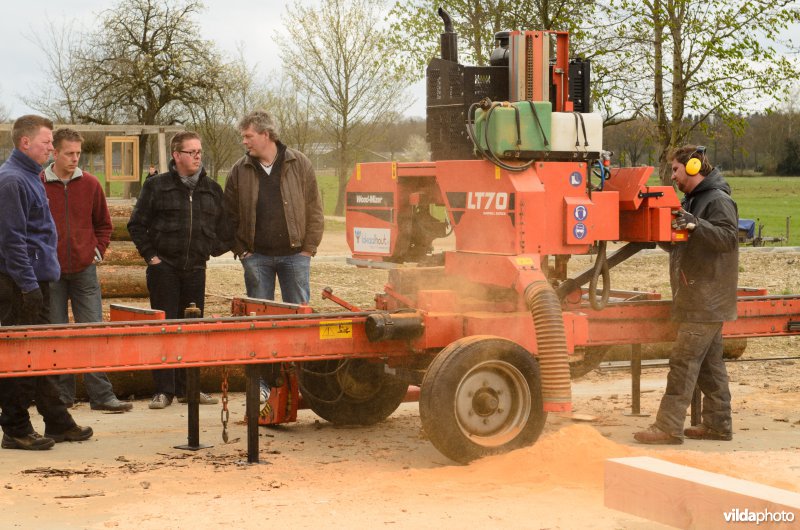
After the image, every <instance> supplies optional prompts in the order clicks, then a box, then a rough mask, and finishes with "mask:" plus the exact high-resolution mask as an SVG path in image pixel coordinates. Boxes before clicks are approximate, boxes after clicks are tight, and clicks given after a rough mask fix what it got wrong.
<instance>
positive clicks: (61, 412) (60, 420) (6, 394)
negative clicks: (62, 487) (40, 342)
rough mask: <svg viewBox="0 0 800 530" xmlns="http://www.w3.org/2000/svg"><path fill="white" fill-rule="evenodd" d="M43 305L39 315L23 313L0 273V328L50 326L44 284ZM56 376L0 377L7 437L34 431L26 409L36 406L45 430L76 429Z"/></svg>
mask: <svg viewBox="0 0 800 530" xmlns="http://www.w3.org/2000/svg"><path fill="white" fill-rule="evenodd" d="M39 289H41V291H42V296H43V298H44V303H43V304H42V309H41V311H40V312H39V313H38V314H35V315H34V314H27V313H25V312H23V311H22V292H21V291H20V290H19V287H17V284H16V283H14V280H12V279H11V277H9V276H8V275H6V274H2V273H0V325H2V326H16V325H25V324H49V323H50V321H49V311H50V289H49V284H48V283H47V282H42V283H40V284H39ZM57 384H58V382H57V376H53V375H47V376H36V377H1V378H0V407H2V409H3V411H2V414H0V426H2V428H3V432H4V433H6V434H8V435H9V436H25V435H26V434H30V433H32V432H34V431H35V429H34V428H33V425H32V424H31V417H30V414H29V413H28V407H30V405H31V402H32V401H33V402H35V403H36V410H38V411H39V414H41V415H42V417H43V418H44V423H45V431H46V432H48V433H51V434H56V433H62V432H64V431H66V430H68V429H71V428H72V427H74V426H75V420H73V419H72V416H71V415H70V413H69V411H68V410H67V408H66V407H65V406H64V403H62V402H61V399H60V397H59V393H58V386H57Z"/></svg>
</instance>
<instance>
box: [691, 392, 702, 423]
mask: <svg viewBox="0 0 800 530" xmlns="http://www.w3.org/2000/svg"><path fill="white" fill-rule="evenodd" d="M690 410H691V414H690V416H691V418H692V425H700V424H701V423H703V395H702V394H701V392H700V387H698V386H696V387H694V394H692V406H691V408H690Z"/></svg>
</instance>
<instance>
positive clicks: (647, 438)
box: [633, 425, 683, 445]
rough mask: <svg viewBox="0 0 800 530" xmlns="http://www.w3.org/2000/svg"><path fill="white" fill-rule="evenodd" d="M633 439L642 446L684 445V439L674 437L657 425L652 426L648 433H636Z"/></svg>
mask: <svg viewBox="0 0 800 530" xmlns="http://www.w3.org/2000/svg"><path fill="white" fill-rule="evenodd" d="M633 439H634V440H636V441H637V442H639V443H640V444H650V445H680V444H682V443H683V438H678V437H677V436H672V435H671V434H669V433H666V432H664V431H662V430H661V429H659V428H658V427H656V426H655V425H651V426H650V427H649V428H648V429H647V430H646V431H639V432H637V433H635V434H634V435H633Z"/></svg>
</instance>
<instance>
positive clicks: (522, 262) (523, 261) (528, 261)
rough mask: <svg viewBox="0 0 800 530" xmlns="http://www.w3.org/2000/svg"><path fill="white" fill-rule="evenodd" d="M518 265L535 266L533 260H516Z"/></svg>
mask: <svg viewBox="0 0 800 530" xmlns="http://www.w3.org/2000/svg"><path fill="white" fill-rule="evenodd" d="M515 261H516V262H517V265H533V258H516V259H515Z"/></svg>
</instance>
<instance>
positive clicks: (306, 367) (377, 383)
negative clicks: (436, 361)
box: [298, 359, 408, 425]
mask: <svg viewBox="0 0 800 530" xmlns="http://www.w3.org/2000/svg"><path fill="white" fill-rule="evenodd" d="M298 368H299V369H298V377H299V380H300V391H301V393H302V395H303V399H304V400H305V402H306V403H307V404H308V407H309V408H310V409H311V410H312V411H314V413H315V414H316V415H317V416H319V417H320V418H322V419H324V420H327V421H329V422H331V423H334V424H337V425H372V424H374V423H378V422H379V421H383V420H385V419H386V418H387V417H389V415H390V414H391V413H392V412H394V411H395V410H397V407H399V406H400V403H402V402H403V398H405V396H406V392H407V391H408V383H405V382H402V381H399V380H397V379H396V378H394V377H393V376H391V375H389V374H387V373H385V371H384V369H383V364H382V363H376V362H370V361H367V360H365V359H338V360H331V361H310V362H305V363H299V364H298Z"/></svg>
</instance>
